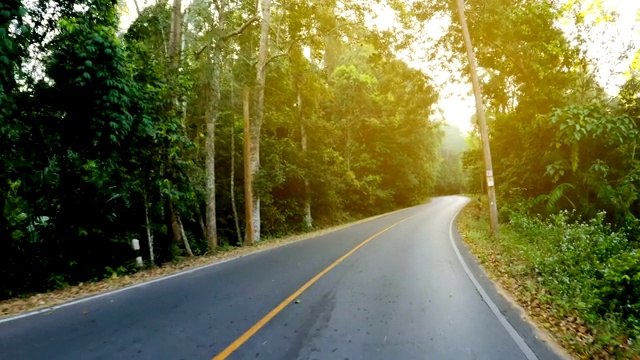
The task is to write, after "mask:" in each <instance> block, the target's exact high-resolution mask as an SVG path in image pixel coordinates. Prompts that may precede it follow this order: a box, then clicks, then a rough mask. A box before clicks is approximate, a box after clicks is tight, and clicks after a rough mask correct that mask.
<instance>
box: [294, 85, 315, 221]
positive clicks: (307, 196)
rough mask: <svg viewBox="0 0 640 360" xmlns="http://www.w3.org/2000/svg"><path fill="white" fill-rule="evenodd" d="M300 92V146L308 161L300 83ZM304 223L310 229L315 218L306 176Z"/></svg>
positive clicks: (298, 89)
mask: <svg viewBox="0 0 640 360" xmlns="http://www.w3.org/2000/svg"><path fill="white" fill-rule="evenodd" d="M297 92H298V119H299V120H300V147H301V148H302V157H303V158H304V159H305V162H306V161H307V127H306V124H305V121H304V117H303V114H302V92H301V91H300V85H299V84H298V86H297ZM304 225H305V226H306V227H307V228H308V229H309V228H311V227H312V226H313V218H312V217H311V189H310V188H309V177H308V176H307V175H306V174H305V176H304Z"/></svg>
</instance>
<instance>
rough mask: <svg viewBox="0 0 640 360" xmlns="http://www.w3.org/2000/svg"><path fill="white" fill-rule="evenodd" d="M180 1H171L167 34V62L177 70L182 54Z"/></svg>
mask: <svg viewBox="0 0 640 360" xmlns="http://www.w3.org/2000/svg"><path fill="white" fill-rule="evenodd" d="M181 48H182V0H173V8H172V10H171V34H169V60H170V61H171V64H172V65H173V66H174V67H175V68H178V67H179V66H180V53H181V52H182V51H181V50H182V49H181Z"/></svg>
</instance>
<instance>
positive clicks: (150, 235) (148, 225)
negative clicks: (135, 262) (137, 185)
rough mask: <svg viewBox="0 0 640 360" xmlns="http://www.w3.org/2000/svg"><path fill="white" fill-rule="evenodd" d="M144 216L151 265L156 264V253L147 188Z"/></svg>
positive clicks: (145, 191)
mask: <svg viewBox="0 0 640 360" xmlns="http://www.w3.org/2000/svg"><path fill="white" fill-rule="evenodd" d="M144 218H145V227H146V228H147V242H148V243H149V260H150V261H151V265H152V266H153V265H155V262H154V261H155V254H154V252H153V232H152V231H151V222H150V221H149V201H148V199H147V190H146V189H145V190H144Z"/></svg>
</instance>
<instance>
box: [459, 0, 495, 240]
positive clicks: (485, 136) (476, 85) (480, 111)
mask: <svg viewBox="0 0 640 360" xmlns="http://www.w3.org/2000/svg"><path fill="white" fill-rule="evenodd" d="M457 2H458V13H459V14H460V23H461V25H462V35H463V36H464V42H465V45H466V47H467V56H468V57H469V68H470V69H471V82H472V83H473V93H474V95H475V98H476V112H477V115H478V124H479V125H480V135H481V137H482V150H483V153H484V165H485V169H486V171H487V172H486V179H487V192H488V194H489V217H490V220H491V223H490V225H491V234H492V235H496V234H497V233H498V205H497V204H496V187H495V182H494V180H493V164H492V162H491V148H490V147H489V133H488V131H487V120H486V118H485V116H484V106H483V105H482V91H481V90H480V80H479V79H478V71H477V69H476V67H477V64H476V55H475V53H474V52H473V46H472V45H471V35H469V28H468V27H467V19H466V17H465V14H464V9H465V6H464V1H463V0H457Z"/></svg>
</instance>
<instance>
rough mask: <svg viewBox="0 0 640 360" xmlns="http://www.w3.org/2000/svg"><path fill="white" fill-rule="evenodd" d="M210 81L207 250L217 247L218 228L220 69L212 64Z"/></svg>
mask: <svg viewBox="0 0 640 360" xmlns="http://www.w3.org/2000/svg"><path fill="white" fill-rule="evenodd" d="M212 70H213V71H212V75H211V76H212V79H211V80H210V81H211V82H210V86H209V89H208V91H209V94H210V96H209V105H208V106H207V114H206V122H207V137H206V140H205V156H206V158H205V170H206V177H207V200H206V206H207V214H206V219H207V243H208V244H209V250H210V251H215V250H216V249H217V247H218V226H217V223H216V166H215V165H216V158H215V156H216V147H215V141H216V139H215V136H216V120H217V118H218V104H219V99H220V91H219V87H220V67H219V64H213V69H212Z"/></svg>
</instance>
